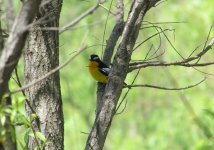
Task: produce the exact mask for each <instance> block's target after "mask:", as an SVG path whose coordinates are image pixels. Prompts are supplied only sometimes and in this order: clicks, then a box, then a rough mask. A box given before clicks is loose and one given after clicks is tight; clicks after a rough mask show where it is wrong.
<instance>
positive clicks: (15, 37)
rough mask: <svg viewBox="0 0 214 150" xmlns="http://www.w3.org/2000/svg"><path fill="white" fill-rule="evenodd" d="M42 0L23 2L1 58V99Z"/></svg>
mask: <svg viewBox="0 0 214 150" xmlns="http://www.w3.org/2000/svg"><path fill="white" fill-rule="evenodd" d="M40 3H41V0H28V1H25V2H23V6H22V9H21V11H20V13H19V15H18V16H17V17H16V20H15V22H14V25H13V28H12V30H11V33H10V36H9V38H8V40H7V43H6V46H5V48H4V50H3V52H2V55H1V58H0V89H1V90H0V100H1V99H2V96H3V95H4V93H5V92H6V85H7V83H8V81H9V79H10V77H11V74H12V72H13V70H14V68H15V66H16V64H17V63H18V60H19V58H20V56H21V52H22V49H23V47H24V44H25V39H26V37H27V34H28V30H26V29H27V28H26V27H27V26H28V25H29V24H30V23H31V22H32V21H33V19H34V16H35V15H36V13H37V11H38V9H39V5H40Z"/></svg>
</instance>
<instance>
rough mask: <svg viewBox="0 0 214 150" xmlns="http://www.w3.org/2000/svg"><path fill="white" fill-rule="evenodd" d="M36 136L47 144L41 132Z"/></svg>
mask: <svg viewBox="0 0 214 150" xmlns="http://www.w3.org/2000/svg"><path fill="white" fill-rule="evenodd" d="M36 136H37V137H38V138H39V139H40V140H42V141H43V142H44V143H45V142H46V138H45V136H44V135H43V134H42V133H41V132H38V131H37V132H36Z"/></svg>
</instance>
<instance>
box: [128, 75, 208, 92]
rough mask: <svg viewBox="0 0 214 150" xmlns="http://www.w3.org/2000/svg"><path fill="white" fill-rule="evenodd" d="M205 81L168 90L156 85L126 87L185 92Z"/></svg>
mask: <svg viewBox="0 0 214 150" xmlns="http://www.w3.org/2000/svg"><path fill="white" fill-rule="evenodd" d="M205 80H206V78H204V79H202V80H201V81H199V82H197V83H195V84H192V85H188V86H186V87H179V88H169V87H162V86H156V85H150V84H135V85H128V87H130V88H133V87H148V88H155V89H160V90H171V91H177V90H186V89H190V88H193V87H195V86H198V85H199V84H201V83H202V82H204V81H205Z"/></svg>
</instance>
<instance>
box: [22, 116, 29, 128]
mask: <svg viewBox="0 0 214 150" xmlns="http://www.w3.org/2000/svg"><path fill="white" fill-rule="evenodd" d="M20 117H21V120H22V121H23V123H24V124H25V125H26V126H30V125H31V123H30V121H29V120H28V119H27V117H25V116H24V115H21V116H20Z"/></svg>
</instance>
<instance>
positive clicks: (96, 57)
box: [89, 54, 100, 61]
mask: <svg viewBox="0 0 214 150" xmlns="http://www.w3.org/2000/svg"><path fill="white" fill-rule="evenodd" d="M89 60H90V61H99V60H100V58H99V56H98V55H96V54H92V55H91V56H90V59H89Z"/></svg>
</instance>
